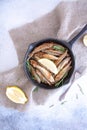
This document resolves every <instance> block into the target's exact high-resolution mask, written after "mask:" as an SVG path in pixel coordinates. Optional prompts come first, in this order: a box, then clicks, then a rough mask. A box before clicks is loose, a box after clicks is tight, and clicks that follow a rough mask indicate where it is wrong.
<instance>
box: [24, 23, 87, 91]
mask: <svg viewBox="0 0 87 130" xmlns="http://www.w3.org/2000/svg"><path fill="white" fill-rule="evenodd" d="M86 30H87V24H86V25H85V26H84V28H83V29H82V30H81V31H80V32H79V33H78V34H77V35H76V36H75V37H74V38H73V39H72V40H71V41H69V42H66V41H62V40H59V39H53V38H48V39H43V40H40V41H37V42H34V43H31V44H30V45H29V47H28V50H27V52H26V54H25V57H24V71H25V73H26V75H27V77H28V79H29V80H31V81H32V82H33V83H34V84H35V85H36V86H38V87H43V88H48V89H51V88H57V87H55V86H54V85H52V86H50V85H48V84H44V83H38V82H37V81H35V80H34V79H32V76H31V73H30V72H29V70H28V68H27V66H26V61H27V58H28V56H29V54H30V53H31V52H32V51H33V50H34V48H36V47H37V46H39V45H41V44H44V43H48V42H49V44H50V42H54V43H58V45H59V44H60V45H62V46H64V47H65V48H67V49H68V51H69V54H70V56H71V60H72V68H71V69H70V71H69V73H68V75H67V76H66V78H64V80H63V83H61V84H60V85H59V86H58V87H60V86H62V85H65V84H67V83H68V82H69V81H70V78H71V76H72V74H73V72H74V68H75V58H74V55H73V52H72V50H71V49H72V45H73V43H75V41H76V40H77V39H78V38H80V36H81V35H82V34H83V33H84V32H85V31H86Z"/></svg>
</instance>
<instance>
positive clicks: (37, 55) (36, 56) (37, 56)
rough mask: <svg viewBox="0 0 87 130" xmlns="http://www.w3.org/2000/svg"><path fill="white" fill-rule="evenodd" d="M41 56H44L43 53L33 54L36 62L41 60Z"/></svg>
mask: <svg viewBox="0 0 87 130" xmlns="http://www.w3.org/2000/svg"><path fill="white" fill-rule="evenodd" d="M43 55H44V53H43V52H37V53H35V54H34V58H35V59H36V60H39V59H41V58H43Z"/></svg>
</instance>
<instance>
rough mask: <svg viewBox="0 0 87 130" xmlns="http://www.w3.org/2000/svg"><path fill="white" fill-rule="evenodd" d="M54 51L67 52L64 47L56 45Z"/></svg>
mask: <svg viewBox="0 0 87 130" xmlns="http://www.w3.org/2000/svg"><path fill="white" fill-rule="evenodd" d="M53 49H55V50H60V51H63V52H64V51H65V48H64V47H62V46H56V45H54V46H53Z"/></svg>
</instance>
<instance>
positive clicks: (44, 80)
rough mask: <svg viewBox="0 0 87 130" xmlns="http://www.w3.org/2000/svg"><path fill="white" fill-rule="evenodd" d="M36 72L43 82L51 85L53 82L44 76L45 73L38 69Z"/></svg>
mask: <svg viewBox="0 0 87 130" xmlns="http://www.w3.org/2000/svg"><path fill="white" fill-rule="evenodd" d="M36 73H37V75H38V76H39V77H40V79H41V81H42V82H44V83H48V84H49V85H51V83H50V82H49V81H48V80H47V79H46V78H45V77H44V76H43V74H42V73H41V72H40V71H39V70H38V69H36Z"/></svg>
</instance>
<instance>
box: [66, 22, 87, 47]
mask: <svg viewBox="0 0 87 130" xmlns="http://www.w3.org/2000/svg"><path fill="white" fill-rule="evenodd" d="M86 30H87V24H86V25H85V26H84V27H83V28H82V30H81V31H80V32H79V33H78V34H77V35H76V36H75V37H74V38H73V39H71V40H70V41H69V44H70V45H71V46H72V45H73V43H74V42H75V41H76V40H77V39H78V38H80V36H81V35H82V34H83V33H84V32H85V31H86Z"/></svg>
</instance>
